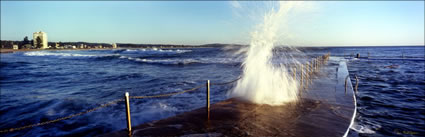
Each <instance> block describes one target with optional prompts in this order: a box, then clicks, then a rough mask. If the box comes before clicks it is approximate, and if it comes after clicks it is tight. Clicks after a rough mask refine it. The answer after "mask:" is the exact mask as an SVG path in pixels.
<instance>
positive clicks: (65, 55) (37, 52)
mask: <svg viewBox="0 0 425 137" xmlns="http://www.w3.org/2000/svg"><path fill="white" fill-rule="evenodd" d="M24 55H25V56H57V57H107V56H118V55H119V54H99V55H92V54H78V53H67V52H46V51H33V52H26V53H24Z"/></svg>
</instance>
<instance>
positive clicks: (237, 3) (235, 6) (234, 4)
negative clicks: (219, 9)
mask: <svg viewBox="0 0 425 137" xmlns="http://www.w3.org/2000/svg"><path fill="white" fill-rule="evenodd" d="M230 5H231V6H232V7H233V8H237V9H240V8H242V6H241V4H240V3H239V2H238V1H230Z"/></svg>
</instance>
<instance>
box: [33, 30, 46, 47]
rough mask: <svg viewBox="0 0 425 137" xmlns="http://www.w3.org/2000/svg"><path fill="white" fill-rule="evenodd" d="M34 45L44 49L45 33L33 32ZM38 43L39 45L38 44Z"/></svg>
mask: <svg viewBox="0 0 425 137" xmlns="http://www.w3.org/2000/svg"><path fill="white" fill-rule="evenodd" d="M33 41H34V47H35V48H40V49H46V48H48V47H47V46H48V45H47V33H45V32H42V31H39V32H34V33H33ZM39 44H40V45H39Z"/></svg>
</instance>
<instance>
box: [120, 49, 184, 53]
mask: <svg viewBox="0 0 425 137" xmlns="http://www.w3.org/2000/svg"><path fill="white" fill-rule="evenodd" d="M191 51H192V50H183V49H176V50H172V49H167V50H165V49H158V48H152V49H126V50H125V52H142V53H148V54H149V53H186V52H191Z"/></svg>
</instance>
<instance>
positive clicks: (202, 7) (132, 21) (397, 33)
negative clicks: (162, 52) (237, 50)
mask: <svg viewBox="0 0 425 137" xmlns="http://www.w3.org/2000/svg"><path fill="white" fill-rule="evenodd" d="M270 5H273V4H270V2H269V3H265V2H246V1H245V2H235V1H215V2H205V1H204V2H193V1H192V2H167V1H159V2H149V1H126V2H115V1H110V2H105V1H91V2H83V1H67V2H64V1H34V2H32V1H31V2H28V1H26V2H19V1H18V2H16V1H1V39H2V40H22V39H23V38H24V37H25V36H29V37H32V33H33V32H35V31H40V30H42V31H44V32H47V34H48V38H49V41H56V42H57V41H86V42H105V43H113V42H116V43H152V44H208V43H235V44H248V43H249V40H250V33H251V32H252V31H253V30H254V29H255V26H256V24H258V23H261V21H262V15H264V13H265V12H267V11H269V8H270V7H273V6H270ZM292 13H293V14H291V15H288V16H286V18H287V20H288V21H287V23H286V24H285V26H286V27H285V31H284V32H282V34H280V35H279V39H280V40H281V43H285V44H289V45H296V46H297V45H300V46H305V45H307V46H363V45H365V46H367V45H376V46H380V45H424V1H407V2H402V1H389V2H380V1H373V2H367V1H348V2H336V1H320V2H304V3H303V6H299V7H297V9H295V11H294V12H292Z"/></svg>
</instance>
